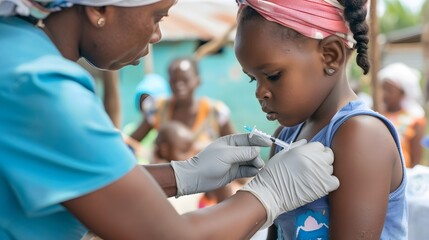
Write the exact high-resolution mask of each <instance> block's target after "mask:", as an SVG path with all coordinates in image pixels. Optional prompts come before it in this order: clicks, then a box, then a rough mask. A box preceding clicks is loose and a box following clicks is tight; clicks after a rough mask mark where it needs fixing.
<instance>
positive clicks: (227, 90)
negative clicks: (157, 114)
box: [120, 41, 278, 159]
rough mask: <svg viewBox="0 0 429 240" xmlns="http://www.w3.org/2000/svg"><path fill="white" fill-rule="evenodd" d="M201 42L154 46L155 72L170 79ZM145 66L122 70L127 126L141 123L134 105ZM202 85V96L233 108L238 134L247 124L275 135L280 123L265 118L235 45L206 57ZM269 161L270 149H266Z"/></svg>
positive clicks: (200, 90) (263, 152)
mask: <svg viewBox="0 0 429 240" xmlns="http://www.w3.org/2000/svg"><path fill="white" fill-rule="evenodd" d="M196 44H197V42H194V41H184V42H162V43H159V44H157V45H154V46H153V57H154V72H155V73H158V74H160V75H162V76H163V77H165V78H167V68H168V64H169V63H170V61H171V60H173V59H174V58H176V57H182V56H190V55H191V54H192V53H193V52H194V51H195V48H196ZM143 64H144V62H142V63H141V64H140V65H138V66H129V67H126V68H124V69H122V70H121V71H120V79H121V80H120V81H121V100H122V111H123V114H122V116H123V125H124V126H125V125H128V124H130V123H132V122H138V121H140V120H141V115H140V114H139V112H138V111H137V109H136V108H135V106H134V93H135V87H136V86H137V84H138V83H139V81H140V80H141V79H142V78H143V75H144V73H143ZM199 68H200V75H201V81H202V84H201V85H200V87H199V88H198V89H197V95H198V96H208V97H210V98H214V99H219V100H222V101H223V102H224V103H225V104H226V105H227V106H228V107H229V108H230V109H231V120H232V123H233V126H234V127H235V131H236V132H244V129H243V125H249V126H253V125H256V126H257V128H258V129H260V130H262V131H265V132H267V133H269V134H272V133H273V132H274V130H275V129H276V128H277V126H278V123H277V122H270V121H268V120H267V119H266V118H265V113H264V112H262V110H261V108H260V106H259V103H258V101H257V100H256V98H255V94H254V93H255V88H256V85H255V83H254V82H253V83H249V78H248V77H247V76H246V75H245V74H244V73H243V72H242V70H241V67H240V65H239V63H238V62H237V60H236V58H235V56H234V50H233V45H232V44H230V45H228V46H226V47H225V48H224V49H223V51H222V53H219V54H216V55H212V56H209V57H205V58H203V59H202V60H201V61H200V62H199ZM262 156H263V157H264V158H265V159H266V157H267V156H268V149H263V150H262Z"/></svg>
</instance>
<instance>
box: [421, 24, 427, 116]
mask: <svg viewBox="0 0 429 240" xmlns="http://www.w3.org/2000/svg"><path fill="white" fill-rule="evenodd" d="M421 42H422V47H423V84H424V99H425V102H424V108H425V110H426V112H428V108H429V107H428V103H429V22H427V23H426V24H425V25H424V27H423V31H422V37H421Z"/></svg>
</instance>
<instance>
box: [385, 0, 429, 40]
mask: <svg viewBox="0 0 429 240" xmlns="http://www.w3.org/2000/svg"><path fill="white" fill-rule="evenodd" d="M384 3H385V6H386V11H385V12H384V14H383V15H382V16H381V17H380V19H379V24H380V32H381V33H387V32H390V31H393V30H398V29H402V28H406V27H411V26H415V25H417V24H419V23H421V21H422V15H421V14H419V13H413V12H412V11H411V10H410V9H409V8H408V7H406V6H404V5H403V4H402V3H401V2H400V1H399V0H384ZM427 5H428V1H426V6H427ZM423 9H424V8H422V10H423ZM426 15H427V14H426Z"/></svg>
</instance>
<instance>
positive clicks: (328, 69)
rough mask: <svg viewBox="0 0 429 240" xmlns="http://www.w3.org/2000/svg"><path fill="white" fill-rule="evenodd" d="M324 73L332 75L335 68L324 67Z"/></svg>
mask: <svg viewBox="0 0 429 240" xmlns="http://www.w3.org/2000/svg"><path fill="white" fill-rule="evenodd" d="M325 73H326V74H328V75H329V76H332V75H334V74H335V69H333V68H325Z"/></svg>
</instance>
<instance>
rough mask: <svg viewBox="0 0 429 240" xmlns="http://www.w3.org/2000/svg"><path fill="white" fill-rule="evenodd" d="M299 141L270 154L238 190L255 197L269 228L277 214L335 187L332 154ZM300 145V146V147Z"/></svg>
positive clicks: (337, 183)
mask: <svg viewBox="0 0 429 240" xmlns="http://www.w3.org/2000/svg"><path fill="white" fill-rule="evenodd" d="M306 142H307V141H306V140H301V141H299V142H296V143H294V144H292V145H291V149H290V150H289V151H286V150H282V151H280V152H278V153H277V154H276V155H274V156H273V157H272V158H271V159H270V160H269V162H268V163H267V165H266V166H265V168H264V169H262V170H261V171H260V172H259V174H258V175H256V177H255V178H254V179H253V180H252V181H250V182H249V183H248V184H247V185H246V186H244V187H243V188H242V189H240V190H239V191H248V192H251V193H252V194H253V195H255V196H256V197H257V198H258V199H259V201H260V202H261V203H262V204H263V205H264V207H265V210H266V211H267V221H266V222H265V224H264V225H263V227H262V228H266V227H269V226H270V225H271V224H272V223H273V221H274V219H276V218H277V217H278V216H279V215H280V214H281V213H283V212H287V211H291V210H294V209H295V208H298V207H300V206H302V205H305V204H307V203H310V202H313V201H315V200H317V199H319V198H321V197H323V196H326V195H327V194H328V193H329V192H330V191H333V190H335V189H337V188H338V187H339V184H340V183H339V181H338V178H336V177H335V176H333V175H332V173H333V167H332V163H333V162H334V154H333V153H332V150H331V149H330V148H328V147H325V146H323V145H322V144H321V143H319V142H311V143H308V144H306ZM303 144H304V145H303Z"/></svg>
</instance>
